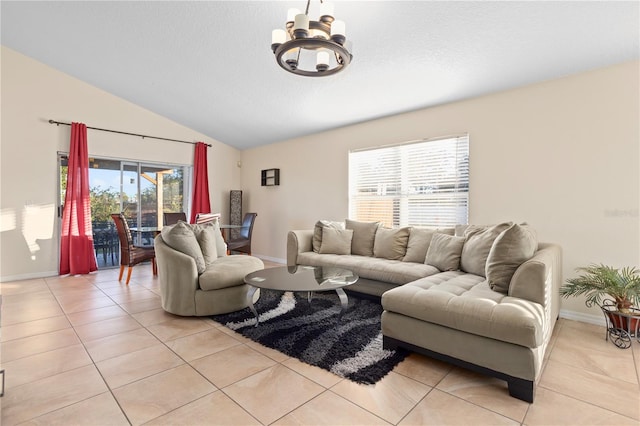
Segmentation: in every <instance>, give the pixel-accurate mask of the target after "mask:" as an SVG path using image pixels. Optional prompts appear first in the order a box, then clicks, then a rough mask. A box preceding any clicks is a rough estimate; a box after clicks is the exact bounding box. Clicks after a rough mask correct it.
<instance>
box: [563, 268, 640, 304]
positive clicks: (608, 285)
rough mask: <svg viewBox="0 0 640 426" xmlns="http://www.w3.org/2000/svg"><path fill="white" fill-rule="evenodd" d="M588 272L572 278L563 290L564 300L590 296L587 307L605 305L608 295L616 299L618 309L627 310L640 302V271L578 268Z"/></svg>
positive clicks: (587, 298) (633, 269)
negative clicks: (602, 303)
mask: <svg viewBox="0 0 640 426" xmlns="http://www.w3.org/2000/svg"><path fill="white" fill-rule="evenodd" d="M577 271H578V272H584V274H582V275H580V276H579V277H576V278H571V279H568V280H567V282H566V283H565V284H564V285H563V286H562V287H561V288H560V295H561V296H562V297H565V298H567V297H569V296H580V295H584V296H585V297H586V301H585V303H586V305H587V306H589V307H591V306H593V305H594V304H598V305H599V304H601V302H602V300H603V299H605V298H606V297H607V296H608V297H610V298H612V299H613V300H615V302H616V306H617V307H618V310H625V309H628V308H629V307H631V306H633V305H635V306H638V303H639V302H640V271H639V270H638V269H636V268H631V267H626V268H622V269H615V268H613V267H611V266H606V265H602V264H600V265H596V264H591V265H589V266H587V267H583V268H578V269H577Z"/></svg>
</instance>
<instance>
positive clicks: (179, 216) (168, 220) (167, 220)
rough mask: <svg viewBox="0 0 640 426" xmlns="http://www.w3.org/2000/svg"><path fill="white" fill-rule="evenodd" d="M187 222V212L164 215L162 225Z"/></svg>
mask: <svg viewBox="0 0 640 426" xmlns="http://www.w3.org/2000/svg"><path fill="white" fill-rule="evenodd" d="M179 220H181V221H183V222H186V221H187V214H186V213H185V212H180V213H164V214H163V219H162V223H163V224H165V225H175V224H176V223H178V221H179Z"/></svg>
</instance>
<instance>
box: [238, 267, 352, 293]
mask: <svg viewBox="0 0 640 426" xmlns="http://www.w3.org/2000/svg"><path fill="white" fill-rule="evenodd" d="M356 281H358V275H356V274H355V273H354V272H352V271H349V270H347V269H342V268H334V267H325V266H301V265H297V266H280V267H276V268H267V269H262V270H260V271H256V272H252V273H250V274H249V275H247V276H246V277H244V282H245V283H247V284H249V285H251V286H253V287H257V288H265V289H273V290H281V291H312V292H314V291H327V290H336V289H338V288H343V287H346V286H349V285H351V284H354V283H355V282H356Z"/></svg>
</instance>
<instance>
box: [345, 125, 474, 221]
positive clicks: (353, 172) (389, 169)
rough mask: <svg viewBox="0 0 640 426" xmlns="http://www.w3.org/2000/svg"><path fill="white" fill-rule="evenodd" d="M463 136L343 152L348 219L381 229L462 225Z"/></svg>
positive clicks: (465, 196)
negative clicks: (376, 224) (346, 163)
mask: <svg viewBox="0 0 640 426" xmlns="http://www.w3.org/2000/svg"><path fill="white" fill-rule="evenodd" d="M468 209H469V136H468V135H464V136H458V137H448V138H442V139H436V140H425V141H419V142H411V143H407V144H403V145H395V146H391V147H384V148H376V149H370V150H363V151H354V152H350V153H349V217H350V218H351V219H353V220H361V221H380V222H382V223H383V225H384V226H386V227H390V228H395V227H399V226H425V227H451V226H454V225H456V224H466V223H467V221H468Z"/></svg>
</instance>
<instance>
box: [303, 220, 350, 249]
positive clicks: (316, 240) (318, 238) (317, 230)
mask: <svg viewBox="0 0 640 426" xmlns="http://www.w3.org/2000/svg"><path fill="white" fill-rule="evenodd" d="M325 227H328V228H333V229H344V223H342V222H334V221H331V220H319V221H317V222H316V225H315V226H314V228H313V240H312V242H311V244H312V247H313V251H315V252H316V253H320V246H321V245H322V228H325Z"/></svg>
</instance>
